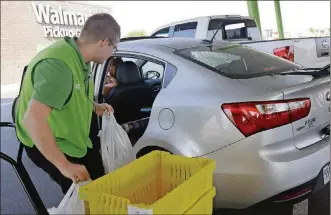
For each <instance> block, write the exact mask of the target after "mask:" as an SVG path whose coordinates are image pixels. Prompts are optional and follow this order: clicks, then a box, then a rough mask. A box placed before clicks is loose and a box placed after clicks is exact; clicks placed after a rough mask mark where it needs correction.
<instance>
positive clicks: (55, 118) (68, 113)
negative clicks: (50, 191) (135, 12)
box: [15, 13, 120, 193]
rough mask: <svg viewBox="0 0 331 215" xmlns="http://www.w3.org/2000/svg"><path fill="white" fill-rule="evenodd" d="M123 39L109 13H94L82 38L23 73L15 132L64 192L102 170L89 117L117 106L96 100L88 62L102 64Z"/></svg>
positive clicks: (40, 57) (48, 52)
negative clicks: (91, 134) (94, 99)
mask: <svg viewBox="0 0 331 215" xmlns="http://www.w3.org/2000/svg"><path fill="white" fill-rule="evenodd" d="M119 39H120V26H119V25H118V23H117V22H116V20H115V19H114V18H113V17H112V16H111V15H109V14H105V13H100V14H95V15H92V16H91V17H90V18H89V19H88V20H87V21H86V22H85V24H84V26H83V29H82V31H81V34H80V35H79V38H76V37H74V38H69V37H65V38H64V39H62V40H59V41H57V42H55V43H54V44H52V45H51V46H49V47H47V48H45V49H44V50H42V51H41V52H39V53H38V54H37V55H36V56H35V57H34V58H33V59H32V60H31V62H30V63H29V65H28V69H27V71H26V74H25V76H24V80H23V82H22V88H21V93H20V96H19V98H18V100H17V104H16V109H15V110H16V112H15V113H16V116H15V119H16V126H17V127H16V132H17V137H18V138H19V140H20V141H21V142H22V143H23V144H24V145H25V150H26V152H27V155H28V156H29V157H30V159H31V160H32V161H33V162H34V163H35V164H36V165H37V166H38V167H40V168H42V169H43V170H44V171H46V172H47V173H48V174H49V175H50V177H51V178H52V179H53V180H54V181H55V182H57V183H58V184H59V185H60V186H61V188H62V191H63V192H64V193H66V192H67V190H68V189H69V187H70V186H71V184H72V182H74V183H78V182H80V181H85V180H88V179H90V178H91V179H92V180H94V179H96V178H98V177H100V176H102V175H104V169H103V166H102V159H101V155H100V153H99V150H98V149H99V147H100V141H99V139H98V138H92V139H93V140H94V141H91V138H90V126H91V117H92V112H95V114H97V115H98V116H101V115H102V114H103V112H104V111H105V110H108V111H113V109H112V107H111V106H110V105H108V104H105V103H103V104H97V103H95V102H94V101H93V94H94V83H93V80H92V79H93V78H91V77H90V76H91V71H90V62H92V61H94V62H96V63H99V64H102V63H103V62H104V61H105V60H106V59H107V58H109V57H110V56H111V55H112V53H113V51H114V50H116V46H117V44H118V42H119ZM92 142H93V143H92Z"/></svg>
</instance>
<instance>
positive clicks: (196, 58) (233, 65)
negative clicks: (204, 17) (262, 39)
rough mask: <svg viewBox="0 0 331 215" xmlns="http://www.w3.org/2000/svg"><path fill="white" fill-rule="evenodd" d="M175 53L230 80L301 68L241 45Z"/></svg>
mask: <svg viewBox="0 0 331 215" xmlns="http://www.w3.org/2000/svg"><path fill="white" fill-rule="evenodd" d="M175 53H176V54H178V55H180V56H182V57H184V58H186V59H188V60H191V61H193V62H195V63H197V64H199V65H201V66H204V67H206V68H208V69H211V70H213V71H215V72H217V73H219V74H222V75H224V76H226V77H229V78H238V79H240V78H253V77H259V76H264V75H267V74H276V73H280V72H285V71H289V70H293V69H298V68H300V66H299V65H297V64H294V63H292V62H290V61H288V60H285V59H282V58H280V57H277V56H274V55H271V54H267V53H264V52H260V51H257V50H255V49H252V48H249V47H244V46H240V45H229V46H213V47H210V46H200V47H194V48H188V49H182V50H179V51H176V52H175Z"/></svg>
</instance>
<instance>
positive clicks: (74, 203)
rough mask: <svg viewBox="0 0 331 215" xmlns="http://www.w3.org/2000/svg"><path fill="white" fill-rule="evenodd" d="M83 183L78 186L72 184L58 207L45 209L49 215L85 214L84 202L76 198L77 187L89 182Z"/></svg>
mask: <svg viewBox="0 0 331 215" xmlns="http://www.w3.org/2000/svg"><path fill="white" fill-rule="evenodd" d="M90 181H91V179H90V180H88V181H84V182H81V183H79V184H74V183H73V184H72V185H71V187H70V188H69V190H68V192H67V193H66V194H65V196H64V197H63V199H62V201H61V202H60V204H59V206H58V207H52V208H49V209H47V211H48V213H49V214H85V207H84V201H83V200H81V199H80V198H79V196H78V190H79V187H80V186H82V185H84V184H86V183H88V182H90Z"/></svg>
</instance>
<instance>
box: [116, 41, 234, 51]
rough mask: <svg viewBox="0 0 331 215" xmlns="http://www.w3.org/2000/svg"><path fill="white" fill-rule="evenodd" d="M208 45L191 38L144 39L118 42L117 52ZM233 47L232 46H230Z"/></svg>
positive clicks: (221, 44)
mask: <svg viewBox="0 0 331 215" xmlns="http://www.w3.org/2000/svg"><path fill="white" fill-rule="evenodd" d="M230 44H232V43H230V42H226V41H220V40H218V41H216V40H214V41H213V45H220V46H223V45H224V46H228V45H230ZM204 45H209V44H206V43H204V42H203V40H201V39H191V38H153V39H151V38H146V39H138V40H131V41H124V42H120V43H119V45H118V49H119V50H130V51H138V52H139V50H142V49H144V50H145V49H146V48H150V49H164V48H169V49H172V50H178V49H185V48H190V47H196V46H204ZM232 45H233V44H232Z"/></svg>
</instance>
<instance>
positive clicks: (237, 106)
mask: <svg viewBox="0 0 331 215" xmlns="http://www.w3.org/2000/svg"><path fill="white" fill-rule="evenodd" d="M222 109H223V111H224V113H225V114H226V115H227V117H228V118H229V119H230V120H231V122H232V123H233V124H234V125H235V126H236V127H237V128H238V129H239V130H240V131H241V132H242V133H243V135H245V136H246V137H248V136H250V135H253V134H256V133H258V132H261V131H265V130H268V129H272V128H276V127H279V126H283V125H286V124H289V123H292V122H294V121H297V120H299V119H302V118H304V117H306V116H307V115H308V114H309V112H310V100H309V99H306V98H305V99H295V100H282V101H267V102H241V103H231V104H223V105H222Z"/></svg>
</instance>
